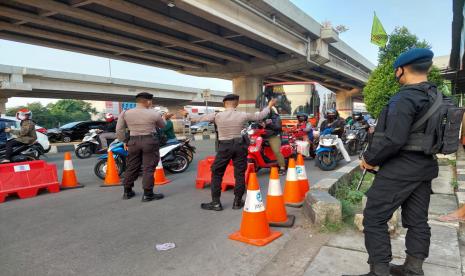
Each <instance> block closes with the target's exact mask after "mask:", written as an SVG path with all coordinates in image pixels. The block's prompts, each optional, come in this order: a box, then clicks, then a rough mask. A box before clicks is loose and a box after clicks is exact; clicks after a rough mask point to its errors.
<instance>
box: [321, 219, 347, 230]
mask: <svg viewBox="0 0 465 276" xmlns="http://www.w3.org/2000/svg"><path fill="white" fill-rule="evenodd" d="M343 227H344V225H343V224H342V223H335V222H330V221H328V220H327V221H325V223H324V224H323V225H321V229H320V232H322V233H335V232H339V231H341V229H342V228H343Z"/></svg>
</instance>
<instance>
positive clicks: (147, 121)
mask: <svg viewBox="0 0 465 276" xmlns="http://www.w3.org/2000/svg"><path fill="white" fill-rule="evenodd" d="M118 119H119V120H118V123H117V124H116V136H117V138H118V140H120V141H124V140H125V139H126V137H125V133H126V128H129V131H130V132H131V136H143V135H151V134H152V133H154V131H155V128H156V127H158V128H164V127H165V120H163V118H162V117H161V114H160V112H158V111H156V110H154V109H148V108H145V107H140V106H137V107H136V108H133V109H130V110H126V111H123V112H122V113H121V114H120V115H119V116H118Z"/></svg>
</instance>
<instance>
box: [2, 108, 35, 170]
mask: <svg viewBox="0 0 465 276" xmlns="http://www.w3.org/2000/svg"><path fill="white" fill-rule="evenodd" d="M16 118H17V119H18V120H20V121H21V124H20V126H21V129H20V130H12V129H10V128H5V132H8V133H12V134H14V135H16V136H17V137H16V138H15V139H11V140H8V141H7V142H6V144H5V148H6V149H5V150H6V151H5V159H3V160H2V162H1V163H9V162H11V157H12V154H13V148H14V147H16V146H23V145H30V144H33V143H34V142H35V141H36V140H37V134H36V129H35V124H34V122H33V121H32V112H31V111H30V110H29V109H26V108H22V109H20V110H18V112H16Z"/></svg>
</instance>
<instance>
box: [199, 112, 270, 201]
mask: <svg viewBox="0 0 465 276" xmlns="http://www.w3.org/2000/svg"><path fill="white" fill-rule="evenodd" d="M269 113H270V109H269V108H268V107H267V108H265V109H263V110H262V111H261V112H260V113H255V114H252V113H246V112H241V111H238V110H236V109H235V108H226V110H225V111H223V112H219V113H211V114H206V115H203V116H201V117H197V118H192V121H193V122H214V123H215V124H216V126H217V130H218V152H217V154H216V157H215V161H214V163H213V165H212V167H211V172H212V183H211V195H212V200H213V202H218V203H219V202H220V197H221V183H222V181H223V176H224V173H225V170H226V167H227V166H228V164H229V162H230V161H231V160H232V162H233V165H234V178H235V179H236V185H235V187H234V195H235V196H236V199H242V196H243V195H244V192H245V171H246V169H247V150H248V144H247V142H246V141H245V140H244V139H243V137H242V135H241V131H242V129H243V128H244V125H245V124H246V123H247V122H249V121H260V120H263V119H264V118H265V117H266V116H268V114H269Z"/></svg>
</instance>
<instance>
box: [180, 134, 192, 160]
mask: <svg viewBox="0 0 465 276" xmlns="http://www.w3.org/2000/svg"><path fill="white" fill-rule="evenodd" d="M178 141H179V143H181V144H182V146H181V149H180V150H181V151H182V152H183V153H184V154H185V155H186V156H187V159H188V160H189V163H192V161H193V160H194V153H195V150H196V148H195V147H194V146H192V145H191V144H190V141H191V139H190V138H187V139H179V140H178Z"/></svg>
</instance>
